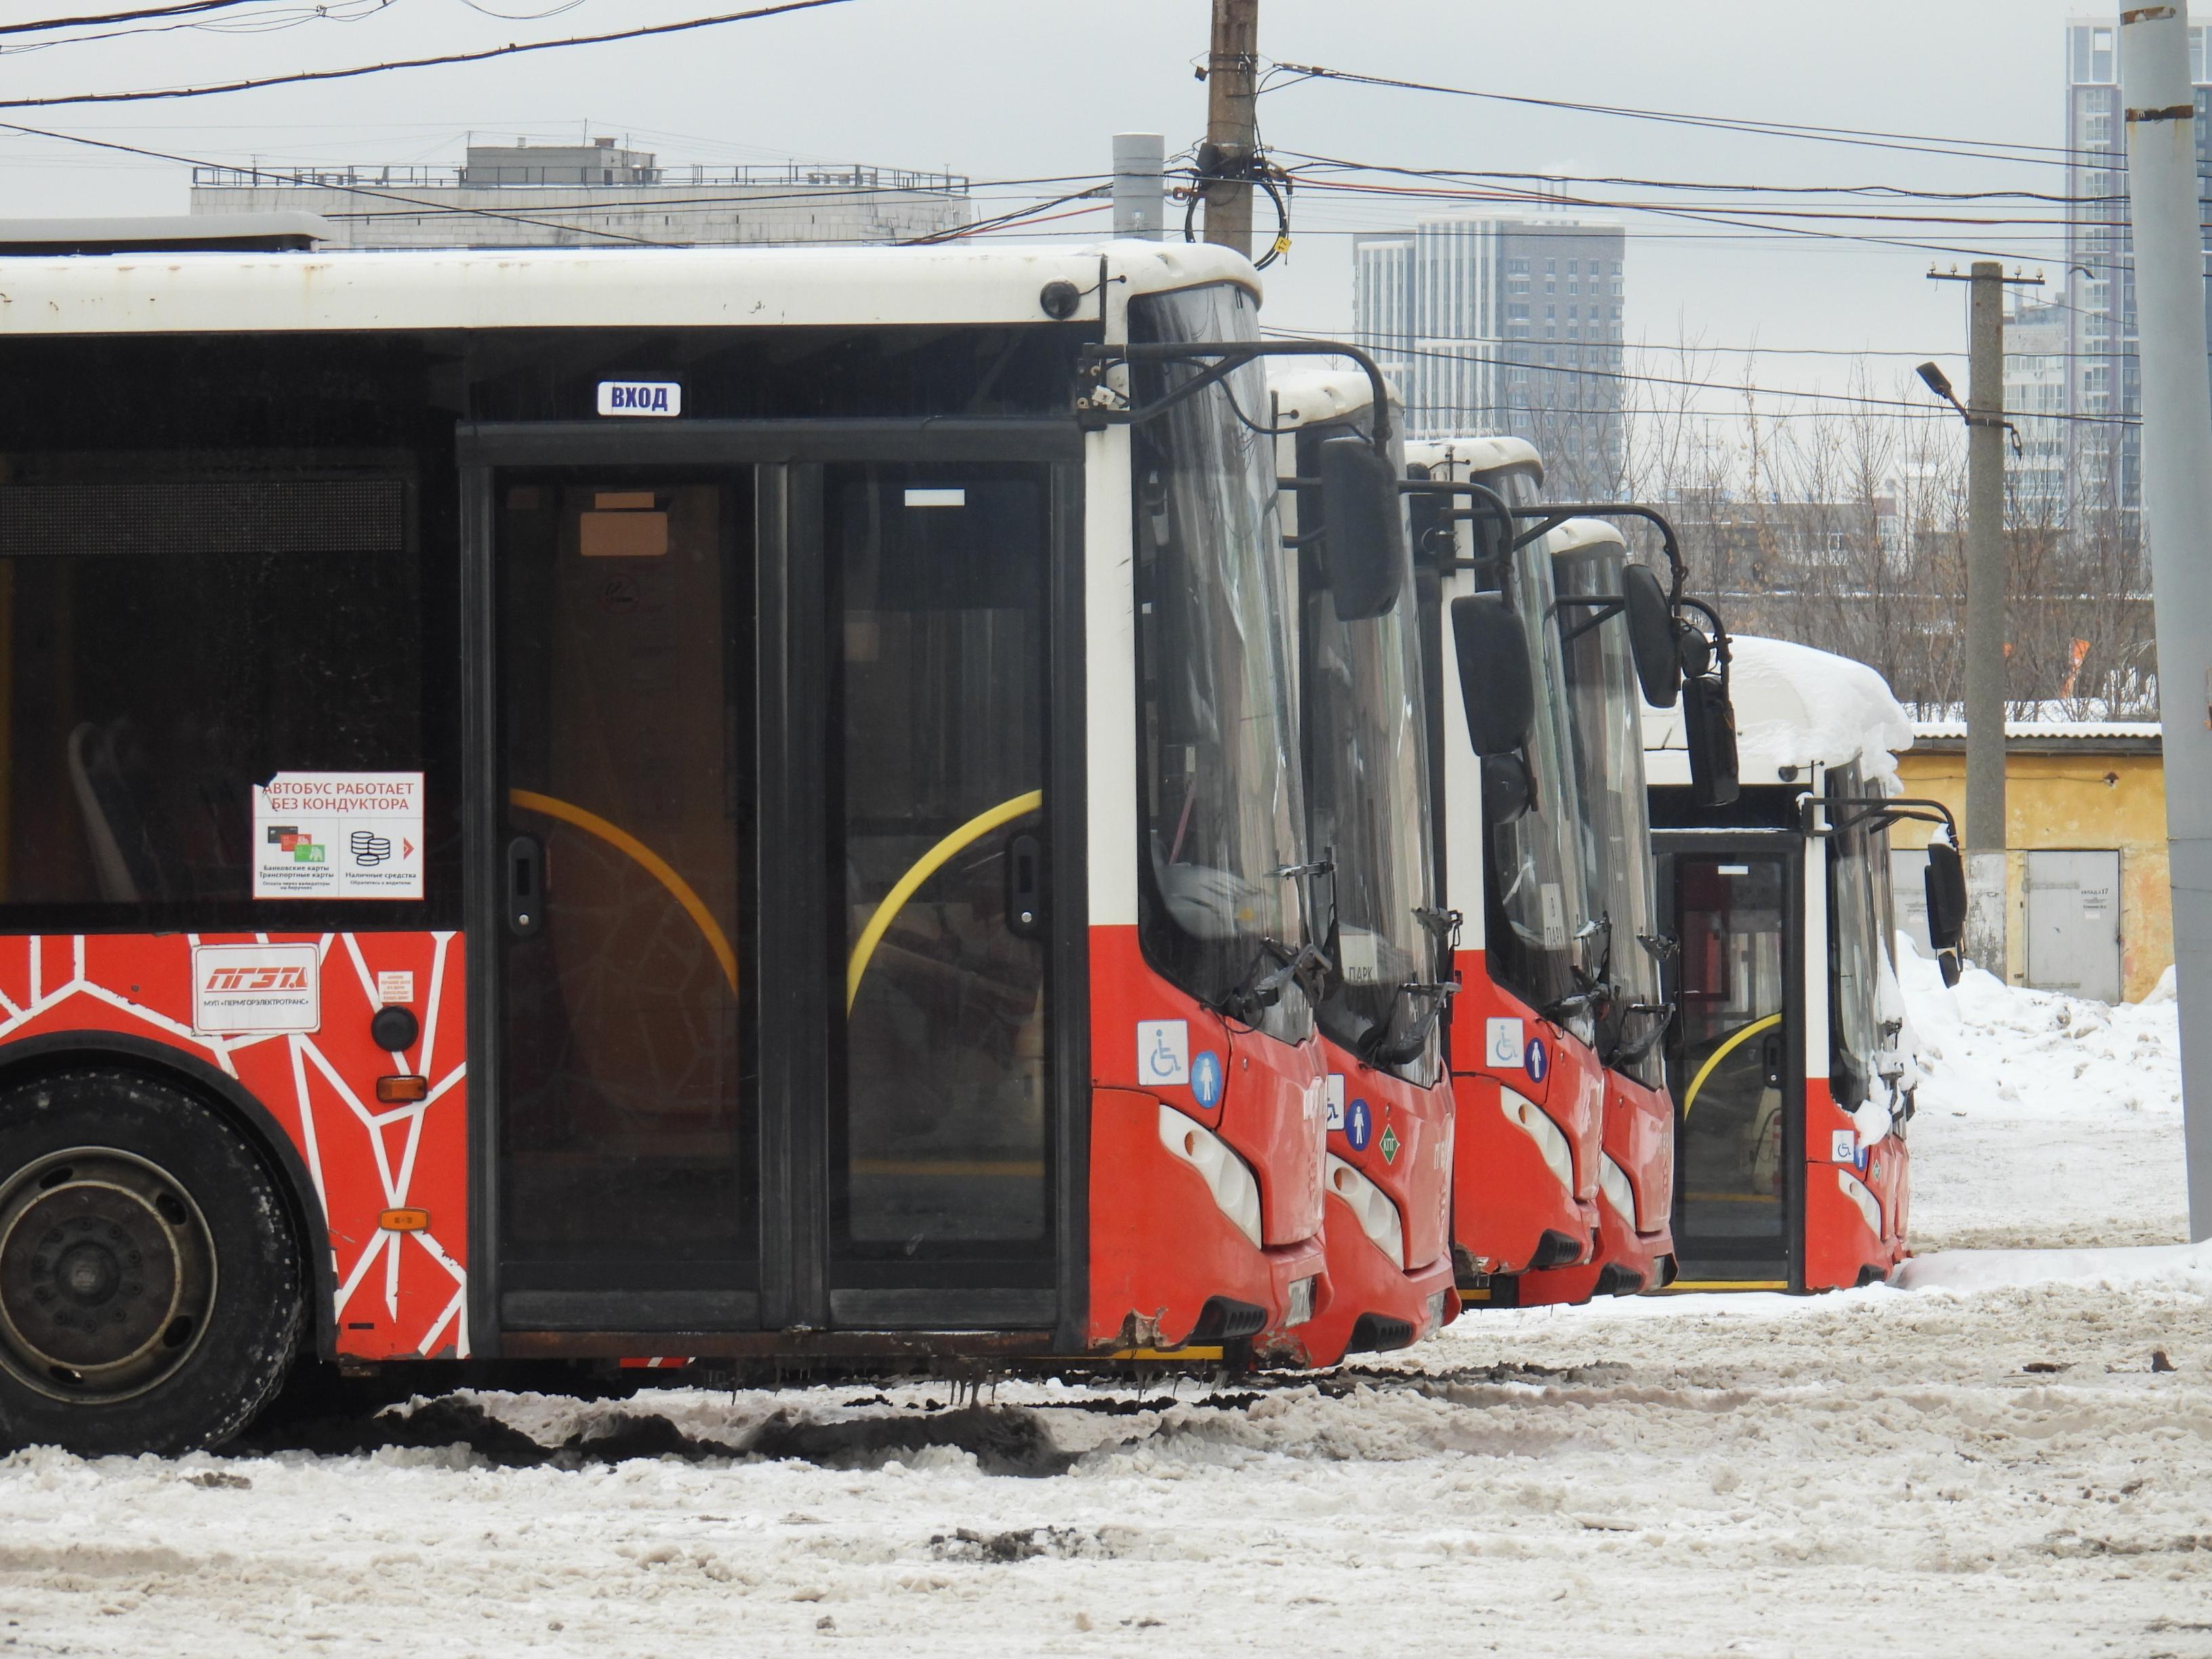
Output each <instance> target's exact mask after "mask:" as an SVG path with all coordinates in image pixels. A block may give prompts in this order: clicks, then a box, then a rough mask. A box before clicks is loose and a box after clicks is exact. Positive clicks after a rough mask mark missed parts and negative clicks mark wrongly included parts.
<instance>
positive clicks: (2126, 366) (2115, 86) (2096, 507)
mask: <svg viewBox="0 0 2212 1659" xmlns="http://www.w3.org/2000/svg"><path fill="white" fill-rule="evenodd" d="M2206 33H2207V29H2206V27H2205V26H2204V25H2202V24H2194V25H2191V28H2190V30H2189V61H2190V79H2191V81H2193V82H2195V83H2196V95H2197V160H2198V169H2197V171H2198V176H2199V178H2200V179H2203V176H2204V174H2205V172H2206V168H2205V166H2204V163H2205V162H2206V161H2207V160H2208V159H2212V131H2209V130H2208V122H2207V118H2206V116H2207V109H2208V106H2212V82H2208V80H2207V76H2206V62H2205V50H2206V47H2205V36H2206ZM2126 125H2127V124H2126V122H2125V121H2124V119H2123V118H2122V110H2121V106H2120V61H2119V22H2118V19H2117V18H2112V17H2104V18H2093V17H2086V18H2075V19H2074V20H2072V21H2069V23H2068V24H2067V26H2066V144H2067V148H2068V152H2069V154H2068V163H2067V171H2066V183H2067V189H2066V194H2067V196H2068V197H2069V198H2070V200H2069V207H2068V210H2067V212H2066V222H2067V231H2066V266H2067V269H2066V270H2065V271H2064V272H2063V276H2062V277H2061V281H2062V283H2063V288H2061V289H2060V292H2059V295H2058V296H2057V297H2058V298H2059V299H2060V301H2061V302H2062V305H2063V313H2062V314H2063V316H2064V318H2065V319H2066V324H2067V327H2066V331H2065V336H2064V340H2063V348H2062V349H2063V353H2064V360H2063V384H2064V387H2065V398H2064V405H2063V413H2064V414H2065V415H2067V416H2073V417H2075V418H2073V419H2069V420H2067V421H2065V422H2061V423H2060V424H2063V426H2064V427H2065V428H2067V430H2066V435H2065V439H2066V443H2067V446H2068V455H2067V467H2066V473H2067V482H2068V501H2067V503H2066V505H2067V509H2068V522H2069V523H2072V524H2075V525H2076V526H2080V527H2081V528H2083V529H2085V530H2091V531H2094V530H2096V529H2097V528H2099V527H2100V526H2105V527H2107V528H2109V529H2110V530H2111V531H2112V532H2114V533H2117V534H2118V536H2120V537H2121V538H2124V540H2126V541H2127V542H2129V543H2130V544H2133V543H2134V541H2135V540H2136V518H2137V514H2138V513H2139V511H2140V508H2141V506H2142V450H2141V446H2140V444H2139V442H2138V441H2137V437H2136V431H2137V428H2136V427H2135V426H2133V425H2131V424H2125V422H2133V421H2136V420H2137V419H2139V418H2140V417H2141V416H2142V377H2141V375H2140V374H2139V372H2138V370H2137V368H2136V295H2135V277H2134V272H2133V265H2132V245H2131V243H2130V240H2129V235H2128V200H2127V190H2128V181H2127V173H2126V166H2127V163H2126V140H2127V132H2126ZM2199 193H2200V195H2203V196H2205V197H2206V199H2207V201H2208V203H2209V204H2212V191H2205V189H2204V188H2203V185H2200V187H2199ZM2207 246H2208V248H2212V241H2208V243H2207ZM2208 315H2212V301H2208ZM2007 355H2008V356H2014V355H2015V351H2014V348H2013V347H2012V346H2011V345H2009V344H2008V346H2007ZM2082 417H2103V418H2082ZM2108 421H2109V422H2110V423H2107V422H2108Z"/></svg>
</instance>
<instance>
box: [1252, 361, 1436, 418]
mask: <svg viewBox="0 0 2212 1659" xmlns="http://www.w3.org/2000/svg"><path fill="white" fill-rule="evenodd" d="M1383 387H1384V389H1385V390H1387V391H1388V392H1389V395H1390V403H1391V406H1392V407H1393V408H1400V407H1402V406H1403V405H1404V404H1405V401H1406V399H1405V398H1404V396H1403V395H1402V394H1401V392H1399V390H1398V388H1397V386H1395V384H1393V383H1392V382H1391V380H1389V377H1387V376H1386V377H1384V379H1383ZM1267 392H1268V394H1269V395H1270V396H1271V397H1273V398H1274V400H1275V415H1276V420H1277V423H1278V424H1280V425H1284V426H1314V425H1316V424H1318V423H1319V422H1322V421H1335V420H1341V419H1343V418H1344V417H1345V416H1347V415H1357V414H1358V412H1359V411H1360V410H1363V409H1365V408H1366V407H1367V406H1368V405H1369V404H1371V403H1373V402H1374V401H1375V386H1374V383H1373V382H1372V381H1370V380H1368V378H1367V371H1366V370H1365V369H1364V368H1306V367H1301V368H1285V369H1280V370H1277V371H1275V372H1273V373H1271V374H1269V375H1268V376H1267Z"/></svg>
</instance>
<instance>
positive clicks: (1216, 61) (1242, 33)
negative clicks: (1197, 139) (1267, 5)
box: [1206, 0, 1260, 259]
mask: <svg viewBox="0 0 2212 1659" xmlns="http://www.w3.org/2000/svg"><path fill="white" fill-rule="evenodd" d="M1259 58H1260V0H1213V49H1212V52H1209V53H1208V54H1207V56H1206V152H1207V157H1208V159H1209V160H1210V161H1212V165H1213V167H1214V168H1215V169H1216V170H1218V171H1221V172H1225V173H1226V172H1240V173H1241V171H1242V169H1243V167H1245V166H1246V165H1247V164H1248V163H1249V161H1251V159H1252V156H1253V155H1254V153H1255V151H1256V150H1257V149H1259V147H1260V114H1259V109H1258V102H1259V88H1258V84H1257V83H1258V79H1259ZM1206 240H1207V241H1209V242H1213V243H1216V244H1218V245H1219V246H1222V247H1233V248H1235V249H1236V250H1237V252H1239V253H1241V254H1243V256H1244V257H1245V258H1248V259H1249V258H1251V257H1252V186H1251V185H1250V184H1249V182H1248V181H1246V180H1244V179H1242V178H1237V179H1230V180H1228V181H1227V182H1225V183H1222V184H1214V185H1207V186H1206Z"/></svg>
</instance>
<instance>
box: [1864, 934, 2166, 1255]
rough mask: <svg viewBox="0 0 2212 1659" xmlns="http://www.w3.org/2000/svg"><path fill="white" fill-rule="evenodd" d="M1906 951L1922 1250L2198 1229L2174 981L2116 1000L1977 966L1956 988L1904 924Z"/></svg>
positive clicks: (2060, 1243)
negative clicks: (1916, 1079)
mask: <svg viewBox="0 0 2212 1659" xmlns="http://www.w3.org/2000/svg"><path fill="white" fill-rule="evenodd" d="M1898 959H1899V976H1900V979H1901V981H1902V987H1903V990H1904V993H1905V1001H1906V1004H1907V1006H1909V1007H1910V1009H1911V1014H1912V1019H1913V1024H1914V1025H1915V1027H1916V1028H1917V1033H1918V1037H1919V1048H1920V1063H1921V1067H1922V1070H1923V1073H1924V1076H1923V1079H1922V1081H1921V1084H1920V1087H1919V1091H1918V1094H1917V1105H1918V1112H1917V1115H1916V1116H1915V1117H1914V1119H1913V1121H1912V1127H1911V1131H1910V1140H1909V1144H1910V1146H1911V1152H1912V1218H1911V1227H1912V1242H1913V1247H1914V1249H1916V1250H1917V1251H1919V1252H1921V1253H1923V1254H1925V1253H1927V1252H1929V1251H1932V1250H1940V1249H1958V1248H1962V1247H1963V1248H2004V1247H2027V1248H2065V1249H2100V1248H2110V1247H2112V1246H2114V1245H2133V1244H2166V1243H2174V1242H2177V1241H2179V1240H2181V1239H2183V1238H2185V1237H2187V1236H2188V1227H2187V1218H2188V1207H2189V1206H2188V1195H2187V1182H2186V1177H2185V1170H2184V1167H2183V1163H2182V1142H2181V1072H2180V1046H2179V1045H2180V1035H2179V1022H2178V1019H2177V1017H2176V1009H2175V1005H2174V1003H2173V1001H2172V999H2171V997H2170V996H2168V997H2166V998H2165V999H2163V1000H2161V999H2160V998H2159V997H2158V996H2157V995H2156V994H2155V993H2154V994H2153V996H2152V997H2150V998H2148V999H2146V1000H2144V1001H2142V1002H2140V1003H2135V1004H2125V1003H2123V1004H2119V1005H2118V1006H2107V1005H2106V1004H2104V1003H2101V1002H2092V1001H2087V1000H2084V999H2082V998H2080V997H2070V996H2067V995H2065V994H2062V993H2059V992H2055V991H2033V990H2028V989H2027V988H2025V987H2019V986H2008V985H2005V984H2003V983H2002V982H2001V981H1998V980H1997V979H1996V978H1995V977H1993V976H1992V975H1989V974H1986V973H1984V972H1983V971H1982V970H1981V969H1976V968H1970V969H1967V970H1966V974H1965V975H1964V976H1962V977H1961V979H1960V981H1959V985H1958V987H1957V989H1956V990H1947V989H1946V988H1945V987H1944V985H1943V981H1942V976H1941V975H1939V974H1938V973H1937V972H1936V965H1935V963H1933V962H1931V961H1929V960H1928V959H1927V958H1925V957H1921V956H1920V955H1918V954H1917V952H1916V951H1914V949H1913V947H1912V945H1911V940H1910V939H1906V938H1905V936H1903V935H1899V939H1898Z"/></svg>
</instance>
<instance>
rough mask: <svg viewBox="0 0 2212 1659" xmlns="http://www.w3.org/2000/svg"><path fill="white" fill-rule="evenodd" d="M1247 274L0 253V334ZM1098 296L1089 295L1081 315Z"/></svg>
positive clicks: (710, 304)
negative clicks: (16, 255) (1103, 277)
mask: <svg viewBox="0 0 2212 1659" xmlns="http://www.w3.org/2000/svg"><path fill="white" fill-rule="evenodd" d="M1102 259H1103V261H1104V262H1105V266H1106V270H1105V275H1106V276H1107V279H1108V281H1109V282H1110V283H1115V284H1117V285H1118V284H1126V287H1124V288H1122V290H1121V291H1122V292H1123V293H1125V294H1130V295H1137V294H1152V293H1159V292H1162V291H1164V290H1167V289H1178V288H1188V287H1194V286H1196V285H1199V284H1201V283H1224V282H1226V283H1240V284H1242V285H1243V287H1245V288H1246V289H1250V290H1251V291H1252V292H1253V293H1254V294H1255V295H1258V294H1259V293H1260V291H1261V285H1260V279H1259V277H1258V276H1256V275H1255V273H1254V271H1253V270H1252V267H1251V266H1250V265H1249V264H1248V263H1246V261H1245V260H1244V259H1243V258H1242V257H1241V256H1239V255H1237V254H1235V253H1232V252H1229V251H1228V250H1226V249H1224V248H1219V247H1215V246H1211V245H1209V244H1206V243H1203V242H1193V243H1184V242H1139V241H1120V242H1102V243H1097V244H1093V245H1091V246H1078V247H1065V246H1048V247H1046V246H1019V245H1009V244H1006V243H996V244H993V245H991V246H978V245H974V244H958V245H954V246H933V247H896V248H894V247H869V248H852V247H839V248H793V247H773V248H757V247H680V248H679V247H670V248H433V249H400V250H376V251H368V250H344V249H342V250H331V249H324V250H319V251H317V252H157V253H116V254H104V255H99V256H85V255H75V256H67V257H59V258H54V257H45V256H32V257H25V258H4V257H0V337H4V336H7V335H19V334H156V333H158V334H197V333H251V332H274V333H282V332H292V331H325V330H328V331H354V330H397V329H489V328H592V327H624V328H636V327H665V328H698V327H718V328H760V327H777V326H793V325H802V326H803V325H820V326H844V327H853V326H862V325H890V326H896V325H990V324H1005V323H1030V322H1043V321H1045V320H1046V315H1045V313H1044V311H1043V309H1042V307H1041V306H1040V304H1039V301H1038V297H1037V296H1038V295H1039V293H1040V291H1041V290H1042V289H1043V287H1044V285H1045V284H1046V283H1051V282H1055V281H1065V282H1068V283H1073V284H1074V286H1075V288H1076V289H1077V290H1078V291H1079V293H1081V294H1086V295H1096V294H1097V291H1098V287H1099V278H1100V276H1101V270H1100V261H1101V260H1102ZM1096 305H1097V300H1096V299H1095V298H1094V299H1092V300H1091V301H1089V304H1088V306H1086V307H1085V312H1084V314H1086V315H1095V314H1096V313H1095V312H1094V311H1091V309H1090V307H1095V306H1096Z"/></svg>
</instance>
